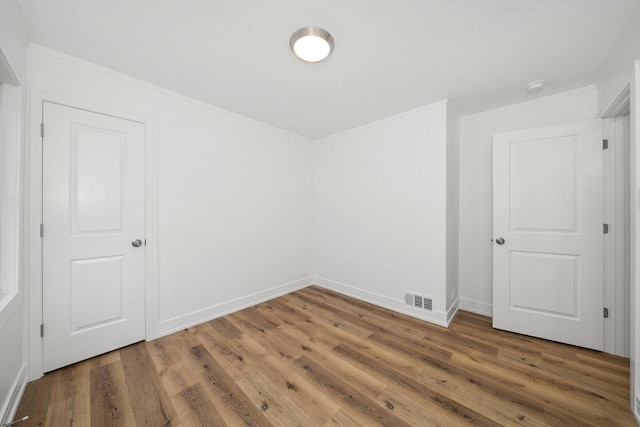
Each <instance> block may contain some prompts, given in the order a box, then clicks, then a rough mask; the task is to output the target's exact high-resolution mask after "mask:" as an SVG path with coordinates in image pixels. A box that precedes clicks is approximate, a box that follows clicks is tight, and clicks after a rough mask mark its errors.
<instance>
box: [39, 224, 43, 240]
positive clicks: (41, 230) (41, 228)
mask: <svg viewBox="0 0 640 427" xmlns="http://www.w3.org/2000/svg"><path fill="white" fill-rule="evenodd" d="M40 237H44V224H40Z"/></svg>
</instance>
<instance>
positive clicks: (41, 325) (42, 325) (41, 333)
mask: <svg viewBox="0 0 640 427" xmlns="http://www.w3.org/2000/svg"><path fill="white" fill-rule="evenodd" d="M40 337H41V338H42V337H44V323H41V324H40Z"/></svg>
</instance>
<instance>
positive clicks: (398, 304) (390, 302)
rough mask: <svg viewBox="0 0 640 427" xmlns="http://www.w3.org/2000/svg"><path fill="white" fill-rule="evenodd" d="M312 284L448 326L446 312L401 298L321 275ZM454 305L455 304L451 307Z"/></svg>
mask: <svg viewBox="0 0 640 427" xmlns="http://www.w3.org/2000/svg"><path fill="white" fill-rule="evenodd" d="M314 284H315V285H317V286H319V287H321V288H325V289H329V290H331V291H334V292H337V293H339V294H343V295H346V296H349V297H352V298H355V299H357V300H360V301H364V302H368V303H369V304H373V305H377V306H379V307H383V308H386V309H389V310H392V311H395V312H396V313H401V314H406V315H407V316H411V317H415V318H417V319H420V320H424V321H427V322H431V323H435V324H436V325H440V326H444V327H448V326H449V323H448V321H447V317H448V313H445V312H443V311H432V312H429V311H425V310H420V309H418V308H413V307H410V306H407V305H406V304H405V302H404V300H402V299H396V298H390V297H388V296H386V295H380V294H377V293H375V292H371V291H367V290H364V289H360V288H356V287H354V286H349V285H345V284H343V283H338V282H334V281H332V280H328V279H324V278H322V277H315V278H314ZM454 307H455V304H454V305H453V306H452V308H454ZM449 312H450V313H449V314H451V316H453V314H454V312H451V309H449Z"/></svg>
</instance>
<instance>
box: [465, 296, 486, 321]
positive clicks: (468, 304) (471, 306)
mask: <svg viewBox="0 0 640 427" xmlns="http://www.w3.org/2000/svg"><path fill="white" fill-rule="evenodd" d="M460 310H465V311H470V312H472V313H476V314H481V315H483V316H489V317H493V305H492V304H487V303H486V302H481V301H474V300H472V299H466V298H460Z"/></svg>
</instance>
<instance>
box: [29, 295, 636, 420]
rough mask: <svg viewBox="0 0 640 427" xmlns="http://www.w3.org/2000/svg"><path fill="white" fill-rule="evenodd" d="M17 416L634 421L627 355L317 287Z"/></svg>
mask: <svg viewBox="0 0 640 427" xmlns="http://www.w3.org/2000/svg"><path fill="white" fill-rule="evenodd" d="M24 415H29V417H30V419H29V420H28V421H26V422H24V423H20V424H18V426H19V427H27V426H40V425H44V426H56V427H58V426H178V425H180V426H200V425H202V426H224V425H229V426H236V425H250V426H270V425H273V426H305V427H306V426H322V425H327V426H328V425H342V426H357V425H363V426H370V425H385V426H431V425H441V426H455V425H466V424H474V425H487V426H499V425H529V426H560V425H570V426H635V425H636V423H635V421H634V419H633V416H632V415H631V412H630V410H629V360H628V359H624V358H620V357H615V356H611V355H607V354H604V353H600V352H595V351H590V350H584V349H580V348H576V347H571V346H566V345H562V344H557V343H553V342H548V341H544V340H539V339H535V338H530V337H525V336H521V335H517V334H511V333H508V332H503V331H498V330H494V329H492V328H491V321H490V319H489V318H486V317H482V316H479V315H475V314H472V313H468V312H463V311H462V312H460V313H459V314H458V315H457V317H456V318H455V320H454V321H453V323H452V325H451V327H450V328H449V329H447V328H442V327H438V326H435V325H431V324H429V323H425V322H422V321H419V320H416V319H413V318H410V317H407V316H403V315H399V314H397V313H394V312H391V311H388V310H385V309H381V308H378V307H375V306H372V305H369V304H366V303H363V302H360V301H357V300H354V299H351V298H348V297H345V296H342V295H340V294H336V293H333V292H330V291H327V290H324V289H321V288H318V287H310V288H306V289H303V290H300V291H297V292H294V293H292V294H289V295H286V296H283V297H280V298H277V299H275V300H271V301H268V302H266V303H263V304H259V305H257V306H254V307H251V308H249V309H246V310H243V311H240V312H237V313H234V314H231V315H228V316H225V317H223V318H219V319H216V320H213V321H210V322H207V323H205V324H202V325H199V326H196V327H193V328H189V329H187V330H185V331H182V332H179V333H175V334H173V335H170V336H167V337H164V338H160V339H157V340H155V341H152V342H142V343H138V344H135V345H132V346H129V347H126V348H123V349H120V350H117V351H114V352H111V353H108V354H105V355H102V356H99V357H96V358H93V359H90V360H87V361H84V362H81V363H77V364H75V365H72V366H69V367H67V368H63V369H60V370H57V371H54V372H51V373H49V374H47V375H45V376H44V377H43V378H41V379H39V380H37V381H34V382H31V383H29V384H28V386H27V389H26V391H25V394H24V397H23V400H22V402H21V404H20V407H19V409H18V413H17V415H16V418H19V417H22V416H24Z"/></svg>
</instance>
